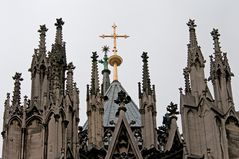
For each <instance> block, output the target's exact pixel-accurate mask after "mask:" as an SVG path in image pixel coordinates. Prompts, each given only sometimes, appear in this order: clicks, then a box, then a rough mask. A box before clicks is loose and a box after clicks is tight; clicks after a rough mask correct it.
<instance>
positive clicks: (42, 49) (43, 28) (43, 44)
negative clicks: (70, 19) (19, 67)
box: [38, 25, 48, 55]
mask: <svg viewBox="0 0 239 159" xmlns="http://www.w3.org/2000/svg"><path fill="white" fill-rule="evenodd" d="M47 30H48V29H47V28H46V25H40V29H39V30H38V32H39V33H40V41H39V54H43V55H45V54H46V32H47Z"/></svg>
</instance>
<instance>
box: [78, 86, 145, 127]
mask: <svg viewBox="0 0 239 159" xmlns="http://www.w3.org/2000/svg"><path fill="white" fill-rule="evenodd" d="M121 90H123V91H124V92H126V94H127V95H128V96H130V95H129V94H128V93H127V91H126V90H125V89H124V88H123V86H122V85H121V84H120V82H119V81H113V82H112V83H111V84H110V87H109V88H108V90H107V91H106V92H105V96H107V97H108V100H106V101H105V103H104V123H103V125H104V127H115V124H116V123H117V121H118V117H116V112H117V111H118V107H119V105H118V104H116V103H115V102H114V100H116V99H117V97H118V92H120V91H121ZM125 107H126V108H127V111H126V112H125V117H126V119H127V121H128V123H129V124H130V123H131V122H132V121H134V124H130V127H141V116H140V113H139V109H138V106H137V105H136V104H135V103H134V101H133V100H131V102H129V103H128V104H126V105H125ZM112 121H113V122H112ZM112 123H114V124H112ZM86 129H88V121H86V122H85V124H84V125H83V130H86Z"/></svg>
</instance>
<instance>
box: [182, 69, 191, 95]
mask: <svg viewBox="0 0 239 159" xmlns="http://www.w3.org/2000/svg"><path fill="white" fill-rule="evenodd" d="M183 75H184V79H185V94H191V86H190V80H189V71H188V68H187V67H186V68H184V69H183Z"/></svg>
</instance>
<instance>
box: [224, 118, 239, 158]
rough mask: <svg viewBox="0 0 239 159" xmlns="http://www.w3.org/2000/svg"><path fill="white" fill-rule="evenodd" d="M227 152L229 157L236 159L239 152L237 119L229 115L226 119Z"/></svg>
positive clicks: (238, 125)
mask: <svg viewBox="0 0 239 159" xmlns="http://www.w3.org/2000/svg"><path fill="white" fill-rule="evenodd" d="M226 133H227V143H228V154H229V158H230V159H237V158H238V152H239V140H238V139H239V124H238V120H237V119H236V118H234V117H232V116H230V117H229V118H228V119H227V121H226Z"/></svg>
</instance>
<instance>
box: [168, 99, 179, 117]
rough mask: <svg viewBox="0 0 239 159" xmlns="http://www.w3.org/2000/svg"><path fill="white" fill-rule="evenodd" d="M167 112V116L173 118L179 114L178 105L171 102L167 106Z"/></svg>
mask: <svg viewBox="0 0 239 159" xmlns="http://www.w3.org/2000/svg"><path fill="white" fill-rule="evenodd" d="M167 111H168V112H169V116H175V115H177V114H179V111H178V105H177V104H174V103H173V102H171V103H170V104H169V105H168V106H167Z"/></svg>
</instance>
